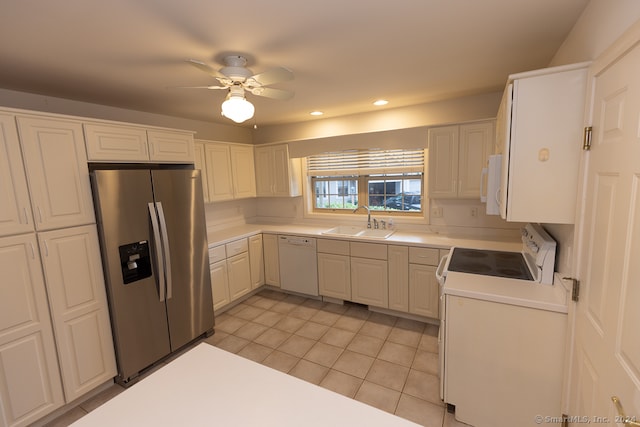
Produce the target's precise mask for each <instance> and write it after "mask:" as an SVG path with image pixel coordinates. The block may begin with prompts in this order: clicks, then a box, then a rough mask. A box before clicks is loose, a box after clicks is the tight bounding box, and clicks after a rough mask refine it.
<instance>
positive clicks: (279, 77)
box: [187, 55, 293, 123]
mask: <svg viewBox="0 0 640 427" xmlns="http://www.w3.org/2000/svg"><path fill="white" fill-rule="evenodd" d="M187 62H188V63H189V64H191V65H193V66H194V67H196V68H197V69H199V70H201V71H204V72H205V73H207V74H209V75H210V76H212V77H214V78H215V79H216V80H218V82H219V85H212V86H189V87H188V88H192V89H214V90H215V89H228V90H229V93H228V95H227V99H226V100H225V101H224V102H223V103H222V115H223V116H225V117H228V118H230V119H231V120H233V121H235V122H236V123H242V122H244V121H245V120H247V119H250V118H251V117H253V113H254V111H255V108H254V107H253V104H251V103H250V102H249V101H247V100H246V98H245V91H248V92H250V93H251V94H253V95H256V96H264V97H266V98H272V99H281V100H286V99H290V98H291V97H293V92H292V91H288V90H283V89H275V88H271V87H267V86H269V85H273V84H276V83H280V82H285V81H288V80H292V79H293V73H292V72H291V71H290V70H288V69H286V68H284V67H278V68H272V69H270V70H267V71H265V72H262V73H258V74H253V72H252V71H251V70H250V69H248V68H247V67H246V65H247V59H246V58H245V57H244V56H241V55H229V56H226V57H225V58H224V63H225V67H223V68H221V69H220V70H216V69H214V68H213V67H211V66H210V65H207V64H205V63H204V62H201V61H198V60H196V59H188V60H187Z"/></svg>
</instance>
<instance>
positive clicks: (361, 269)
mask: <svg viewBox="0 0 640 427" xmlns="http://www.w3.org/2000/svg"><path fill="white" fill-rule="evenodd" d="M350 252H351V300H352V301H355V302H359V303H362V304H368V305H373V306H375V307H382V308H387V307H388V306H389V281H388V276H387V274H388V272H387V245H381V244H376V243H360V242H351V244H350Z"/></svg>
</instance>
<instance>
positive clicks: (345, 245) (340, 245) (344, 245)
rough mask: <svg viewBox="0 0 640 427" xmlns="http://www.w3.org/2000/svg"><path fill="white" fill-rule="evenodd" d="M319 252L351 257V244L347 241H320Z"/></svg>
mask: <svg viewBox="0 0 640 427" xmlns="http://www.w3.org/2000/svg"><path fill="white" fill-rule="evenodd" d="M317 250H318V252H322V253H326V254H335V255H349V242H348V241H346V240H333V239H318V240H317Z"/></svg>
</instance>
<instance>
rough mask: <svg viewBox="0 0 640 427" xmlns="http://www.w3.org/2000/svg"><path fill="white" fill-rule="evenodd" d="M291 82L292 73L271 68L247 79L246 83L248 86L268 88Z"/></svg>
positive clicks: (284, 69)
mask: <svg viewBox="0 0 640 427" xmlns="http://www.w3.org/2000/svg"><path fill="white" fill-rule="evenodd" d="M288 80H293V73H292V72H291V70H288V69H286V68H284V67H279V68H272V69H270V70H267V71H265V72H263V73H258V74H255V75H253V76H251V77H248V78H247V80H246V82H245V83H247V84H248V85H249V86H268V85H272V84H275V83H280V82H286V81H288Z"/></svg>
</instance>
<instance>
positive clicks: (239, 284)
mask: <svg viewBox="0 0 640 427" xmlns="http://www.w3.org/2000/svg"><path fill="white" fill-rule="evenodd" d="M227 270H228V274H229V298H231V301H234V300H236V299H238V298H240V297H241V296H243V295H246V294H248V293H249V291H251V267H250V265H249V253H248V252H244V253H242V254H240V255H235V256H232V257H231V258H228V259H227Z"/></svg>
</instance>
